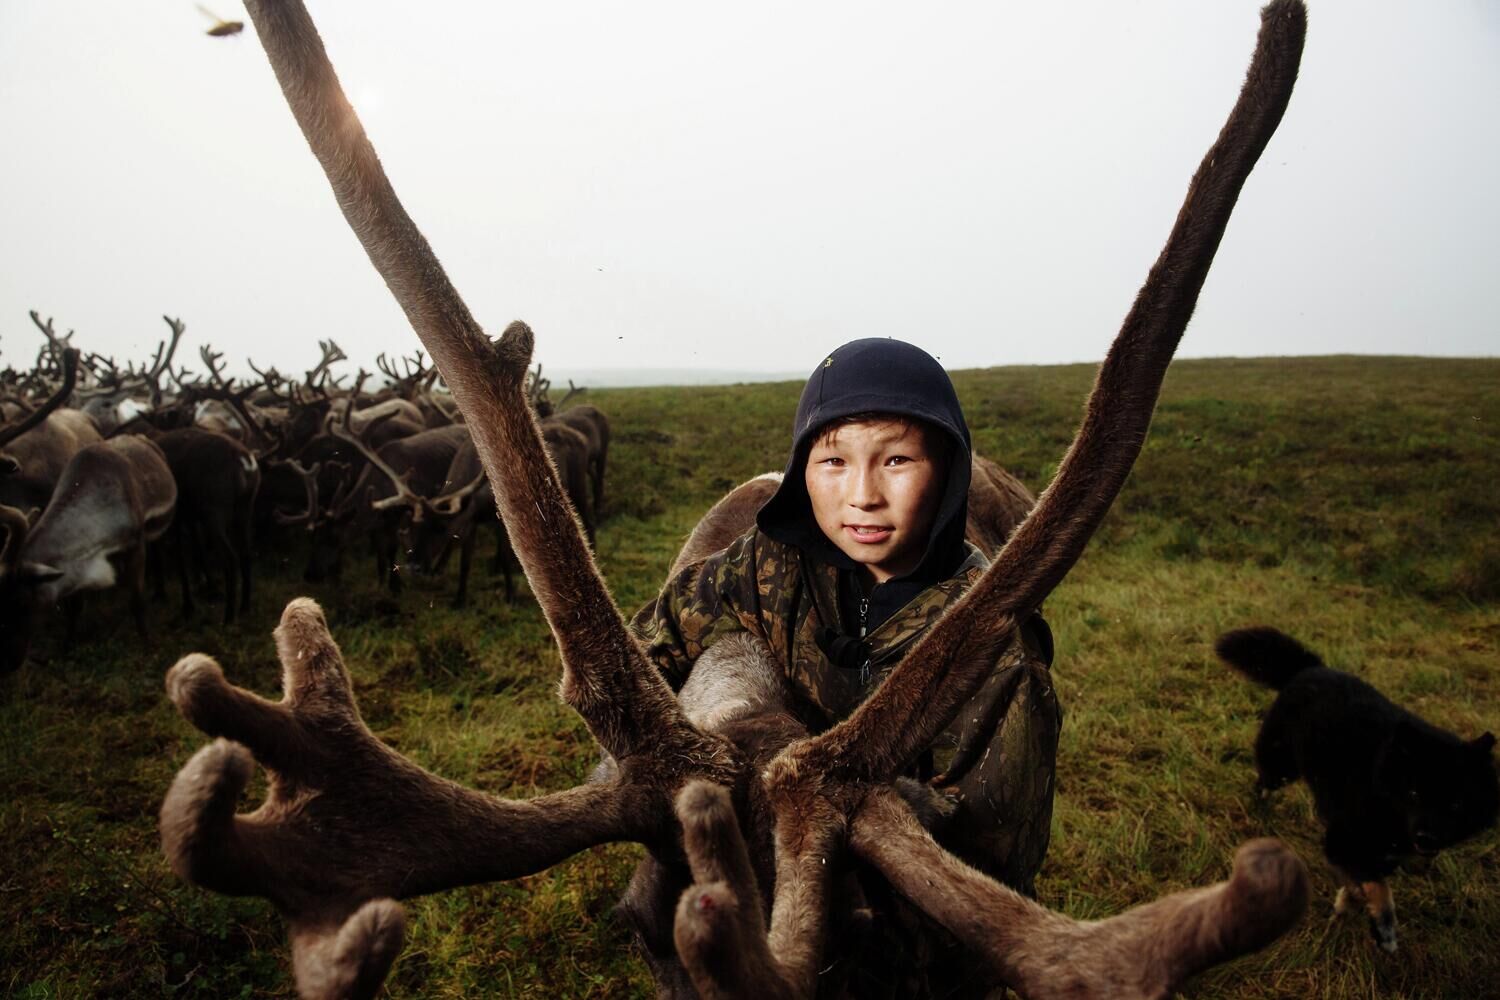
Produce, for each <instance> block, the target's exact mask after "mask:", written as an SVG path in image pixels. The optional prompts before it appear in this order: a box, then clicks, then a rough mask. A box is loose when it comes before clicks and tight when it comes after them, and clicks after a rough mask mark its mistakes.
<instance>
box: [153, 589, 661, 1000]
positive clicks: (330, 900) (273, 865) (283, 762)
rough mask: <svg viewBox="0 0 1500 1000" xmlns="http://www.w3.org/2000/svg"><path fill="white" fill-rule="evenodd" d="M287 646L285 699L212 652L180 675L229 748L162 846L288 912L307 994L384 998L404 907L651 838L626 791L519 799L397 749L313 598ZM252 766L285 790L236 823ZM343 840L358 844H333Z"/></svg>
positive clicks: (202, 720) (184, 694)
mask: <svg viewBox="0 0 1500 1000" xmlns="http://www.w3.org/2000/svg"><path fill="white" fill-rule="evenodd" d="M276 649H277V653H278V655H279V656H280V658H281V665H282V687H283V688H284V690H285V696H284V697H283V698H282V700H281V701H280V702H271V701H267V700H265V699H263V698H261V697H259V696H257V695H255V694H252V693H250V692H248V691H244V690H241V689H239V688H235V687H231V686H230V685H229V684H228V683H227V682H226V681H225V680H224V674H223V671H222V670H221V669H220V667H219V665H218V664H217V663H215V662H214V661H213V660H212V659H211V658H209V657H207V656H203V655H202V654H196V653H195V654H192V655H190V656H187V657H184V658H183V659H181V660H179V661H178V662H177V663H176V664H175V665H174V666H173V667H172V669H171V670H170V671H168V673H167V693H168V694H169V695H170V696H171V698H172V701H173V703H174V704H175V705H176V706H177V708H178V710H179V711H180V712H182V714H183V715H184V716H185V717H186V718H187V719H188V720H189V721H190V722H192V723H193V724H194V725H195V726H197V727H198V728H199V729H202V730H203V731H204V732H206V733H208V734H209V735H211V736H218V737H221V739H219V740H217V741H216V742H214V743H211V744H209V745H208V746H206V747H204V748H203V749H201V750H199V751H198V753H197V754H195V755H194V756H193V758H192V760H190V761H189V762H188V763H187V765H186V766H185V767H183V769H182V770H181V771H180V772H178V775H177V777H176V779H175V780H174V781H173V782H172V787H171V789H170V790H169V791H168V792H167V796H166V799H165V800H164V801H163V803H162V808H161V837H162V850H163V852H164V853H165V854H166V856H167V859H168V860H169V861H170V862H171V864H172V868H173V870H174V871H176V872H177V873H178V874H179V875H180V876H182V877H183V878H185V879H187V880H188V881H190V882H193V883H195V884H197V885H202V886H205V887H207V888H211V889H214V890H216V891H218V892H223V893H227V894H230V895H247V894H254V895H258V896H264V897H266V898H268V899H270V900H271V901H272V902H273V903H275V904H276V906H277V908H278V909H280V910H281V911H282V913H283V914H285V915H286V918H287V922H288V924H289V927H290V931H291V939H292V950H293V969H294V971H295V974H296V978H297V985H298V989H299V991H301V992H302V994H303V995H304V996H310V997H330V998H331V997H344V996H373V995H374V992H375V990H376V988H377V987H378V985H379V982H380V980H381V978H383V976H384V974H385V970H386V969H387V968H388V967H389V965H390V962H391V960H392V959H393V958H394V957H395V954H396V952H397V951H398V950H399V947H400V941H401V931H402V926H403V924H402V918H401V911H400V907H398V906H397V905H396V904H395V903H394V902H393V900H396V899H404V898H407V897H411V896H417V895H421V894H423V893H428V892H433V891H436V890H438V889H445V888H451V887H453V886H459V885H469V884H473V883H476V882H484V881H491V880H495V879H509V878H515V877H517V876H519V875H524V874H528V873H529V872H533V871H539V870H541V869H543V868H546V867H549V866H551V865H553V864H556V863H557V862H558V861H561V860H563V859H564V858H567V857H569V856H571V855H572V854H575V853H577V852H578V851H580V850H583V849H585V848H587V847H591V846H593V845H594V844H598V843H603V842H606V841H609V840H617V839H625V838H636V837H643V836H645V835H647V833H649V832H650V827H651V824H652V823H653V822H654V821H653V820H652V818H651V817H650V816H649V815H647V814H646V811H645V810H644V809H643V808H642V805H643V802H642V798H641V796H640V794H639V793H638V792H637V791H636V790H635V789H630V790H628V791H626V790H625V786H623V785H621V784H605V785H585V786H582V787H580V788H574V789H570V790H568V791H565V792H558V793H555V794H552V795H546V796H542V797H541V798H539V799H536V800H533V801H530V802H513V801H508V800H504V799H499V798H496V797H492V796H487V795H484V794H482V793H480V792H475V791H471V790H469V789H467V788H464V787H462V786H460V785H456V784H454V783H453V782H450V781H447V780H445V779H443V778H439V777H437V776H436V775H433V774H431V773H429V772H427V771H424V770H422V769H421V768H419V767H417V766H416V765H415V764H413V763H412V762H411V761H409V760H407V759H406V758H404V757H402V756H401V755H400V754H397V753H396V752H395V751H393V750H391V749H390V748H389V747H387V746H385V744H383V743H381V742H380V741H379V740H377V739H376V738H375V737H374V735H373V734H372V733H371V732H370V730H369V728H368V727H366V725H365V723H364V720H363V719H361V718H360V715H359V710H358V708H357V707H356V705H355V703H354V695H353V692H352V690H351V688H350V684H349V675H348V672H347V670H346V669H345V667H344V663H343V658H342V656H341V655H340V653H339V649H338V646H337V645H336V644H335V643H334V641H333V639H332V637H331V636H330V635H329V633H328V627H327V625H326V623H325V622H324V619H323V613H322V611H321V609H319V607H318V606H317V604H315V603H314V602H313V601H311V600H309V599H307V598H300V599H298V600H295V601H293V602H292V603H291V604H289V605H287V608H286V611H285V612H283V614H282V616H281V624H280V625H279V626H278V627H277V629H276ZM231 741H232V742H231ZM247 750H248V752H247ZM251 754H253V755H254V758H255V759H256V760H258V761H260V762H261V763H262V764H263V765H264V766H265V767H266V768H267V769H268V770H269V771H270V783H269V786H270V787H269V792H268V794H267V797H266V801H265V802H264V803H262V804H261V807H260V808H259V809H258V810H256V812H255V813H253V814H251V815H248V816H236V815H235V812H234V810H235V803H236V802H237V801H238V799H239V796H240V794H241V792H242V791H243V790H244V787H245V784H246V783H247V781H248V780H249V778H250V775H251V771H252V767H253V765H252V761H251ZM351 820H355V822H354V824H353V825H352V826H351V825H350V821H351ZM332 830H341V831H344V832H343V833H341V834H340V835H339V836H338V837H335V838H328V837H327V836H325V835H324V834H325V832H327V831H332ZM356 858H357V859H358V860H357V861H355V860H354V859H356ZM356 985H357V986H359V987H360V988H359V989H355V988H354V987H355V986H356Z"/></svg>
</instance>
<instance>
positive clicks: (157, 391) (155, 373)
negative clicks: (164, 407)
mask: <svg viewBox="0 0 1500 1000" xmlns="http://www.w3.org/2000/svg"><path fill="white" fill-rule="evenodd" d="M162 319H163V320H165V321H166V323H167V326H169V327H171V328H172V340H171V343H168V342H167V341H162V342H161V343H160V344H159V345H157V348H156V357H155V359H154V360H153V361H152V362H151V368H150V370H149V371H147V372H145V378H146V381H147V382H149V383H150V385H151V405H153V406H156V405H158V404H160V403H161V376H162V372H170V371H171V370H172V356H173V355H174V354H176V353H177V342H178V341H179V340H181V339H182V332H183V331H184V330H186V329H187V324H186V323H184V322H183V321H182V320H180V319H173V318H172V317H171V316H163V317H162Z"/></svg>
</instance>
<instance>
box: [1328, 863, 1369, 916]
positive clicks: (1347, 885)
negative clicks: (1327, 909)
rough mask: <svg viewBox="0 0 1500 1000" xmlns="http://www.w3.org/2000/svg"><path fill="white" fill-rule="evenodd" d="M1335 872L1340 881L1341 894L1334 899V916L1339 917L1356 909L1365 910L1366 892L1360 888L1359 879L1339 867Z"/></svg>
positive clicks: (1335, 868)
mask: <svg viewBox="0 0 1500 1000" xmlns="http://www.w3.org/2000/svg"><path fill="white" fill-rule="evenodd" d="M1333 871H1334V874H1335V875H1337V876H1338V880H1339V894H1338V895H1337V896H1335V897H1334V898H1333V915H1334V916H1335V917H1338V916H1342V915H1343V914H1345V913H1348V912H1349V911H1350V910H1353V909H1356V908H1358V909H1363V908H1364V906H1365V890H1364V889H1363V887H1361V886H1360V883H1359V879H1357V878H1355V877H1354V876H1352V875H1350V874H1349V873H1348V872H1346V871H1344V870H1343V869H1342V868H1339V867H1337V866H1335V867H1334V869H1333Z"/></svg>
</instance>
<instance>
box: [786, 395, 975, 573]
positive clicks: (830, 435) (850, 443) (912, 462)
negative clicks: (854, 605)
mask: <svg viewBox="0 0 1500 1000" xmlns="http://www.w3.org/2000/svg"><path fill="white" fill-rule="evenodd" d="M938 433H941V432H939V431H930V430H928V429H927V428H925V427H924V426H923V425H921V424H918V423H915V422H908V421H902V420H870V421H861V422H858V423H852V424H844V425H843V426H841V427H837V428H835V429H832V430H830V431H828V432H826V433H824V434H823V435H822V436H821V437H819V438H818V439H817V440H816V441H815V442H813V446H812V451H811V452H809V453H808V456H807V471H806V473H805V475H806V478H807V495H808V497H810V498H811V500H812V509H813V517H814V519H815V520H816V521H817V522H818V527H819V528H820V529H821V530H822V532H823V534H825V535H827V536H828V539H829V540H830V541H832V542H833V544H834V545H836V546H838V548H839V550H840V551H841V552H843V553H844V554H845V555H847V556H849V558H851V559H853V560H854V561H855V562H857V563H860V564H861V565H862V566H864V567H865V569H866V570H868V571H869V573H870V575H871V576H873V577H874V579H875V582H876V583H884V582H885V581H886V580H889V579H891V578H892V577H895V576H901V575H903V574H905V573H909V572H911V571H912V570H914V569H916V567H917V563H919V562H920V561H921V560H922V554H923V553H924V552H926V550H927V536H928V534H929V532H930V531H931V530H932V522H933V520H934V519H935V518H936V517H937V510H938V504H939V502H940V501H941V500H942V495H943V486H944V483H945V482H946V480H947V476H946V472H947V469H946V468H945V467H943V466H944V462H943V460H942V452H941V451H940V450H939V449H938V448H936V447H934V446H933V445H934V444H935V442H932V443H930V442H929V439H930V437H932V436H935V435H937V434H938Z"/></svg>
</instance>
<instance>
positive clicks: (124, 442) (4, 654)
mask: <svg viewBox="0 0 1500 1000" xmlns="http://www.w3.org/2000/svg"><path fill="white" fill-rule="evenodd" d="M176 503H177V486H176V484H175V483H174V481H173V479H172V470H171V469H169V468H168V467H167V461H166V458H165V457H164V456H163V455H162V453H161V449H160V448H158V447H157V446H156V445H155V444H153V443H152V442H151V441H150V440H149V439H148V438H144V437H141V436H139V435H135V434H123V435H120V436H119V437H114V438H110V439H109V440H108V441H100V442H97V443H95V444H91V445H88V446H86V447H84V448H82V449H80V450H79V452H78V454H76V455H74V456H73V458H72V459H71V460H70V461H69V462H68V464H67V465H66V466H64V467H63V471H62V476H61V478H60V479H59V480H58V486H57V489H56V491H54V492H53V494H52V499H51V501H50V502H49V503H48V504H47V509H46V510H44V511H42V514H41V517H39V518H38V519H37V520H36V522H35V523H34V524H31V523H28V519H27V518H26V516H25V515H24V514H22V513H21V512H20V511H19V510H17V509H16V508H14V507H4V506H0V524H3V526H4V528H5V529H6V532H7V537H6V540H5V542H4V544H3V546H0V671H8V670H14V669H16V668H17V667H19V666H20V665H21V663H22V662H23V661H24V660H25V659H26V653H27V650H28V649H29V648H30V645H31V636H32V633H33V631H34V629H35V626H36V622H37V619H38V617H39V616H40V614H41V613H42V612H43V611H44V610H45V609H47V608H50V607H52V606H53V605H55V604H57V603H58V602H59V601H61V600H63V599H64V598H66V597H69V596H71V595H73V594H76V593H79V592H81V591H86V590H103V589H105V588H107V587H112V586H114V583H115V579H116V576H117V569H116V565H115V562H116V561H117V560H122V561H123V562H124V573H125V578H126V581H127V582H128V584H129V586H130V607H131V612H132V613H133V614H134V616H135V624H136V629H137V630H138V631H139V632H140V634H141V636H142V637H143V638H144V637H145V636H146V596H145V585H146V546H147V544H148V543H150V542H153V541H155V540H156V539H157V538H159V537H161V534H162V532H164V531H166V529H167V527H168V525H170V524H171V522H172V513H173V510H174V508H175V506H176Z"/></svg>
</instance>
